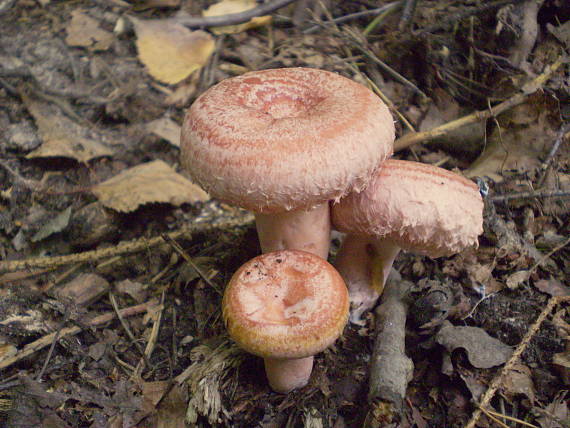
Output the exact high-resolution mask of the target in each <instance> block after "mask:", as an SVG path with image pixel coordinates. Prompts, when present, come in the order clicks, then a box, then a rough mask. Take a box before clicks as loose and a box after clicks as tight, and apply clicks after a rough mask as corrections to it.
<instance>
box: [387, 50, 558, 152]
mask: <svg viewBox="0 0 570 428" xmlns="http://www.w3.org/2000/svg"><path fill="white" fill-rule="evenodd" d="M565 61H566V60H565V59H564V58H562V57H560V58H558V59H557V60H556V62H554V64H552V65H551V66H549V67H546V69H545V70H544V72H543V73H542V74H541V75H540V76H538V77H536V78H535V79H534V80H532V81H531V82H530V83H529V84H527V85H525V86H524V87H523V90H522V91H521V92H520V93H518V94H516V95H514V96H512V97H511V98H509V99H508V100H506V101H503V102H502V103H500V104H497V105H496V106H494V107H491V108H490V109H488V110H483V111H476V112H475V113H471V114H470V115H467V116H463V117H461V118H459V119H456V120H454V121H451V122H448V123H445V124H443V125H441V126H438V127H436V128H433V129H430V130H429V131H423V132H413V133H409V134H406V135H404V136H403V137H400V138H398V139H397V140H396V141H395V142H394V151H395V152H397V151H400V150H403V149H405V148H408V147H410V146H413V145H414V144H418V143H426V142H429V141H432V140H435V139H436V138H440V137H442V136H444V135H446V134H448V133H449V132H451V131H453V130H455V129H459V128H461V127H463V126H466V125H471V124H473V123H477V122H481V121H484V120H487V119H490V118H491V117H495V116H497V115H499V114H501V113H503V112H504V111H507V110H508V109H510V108H513V107H515V106H517V105H519V104H522V103H523V102H524V101H525V100H526V99H527V97H528V96H529V95H531V94H533V93H534V92H536V91H538V90H539V89H540V88H541V87H542V85H544V83H546V81H547V80H548V79H550V76H552V74H554V72H555V71H556V70H557V69H558V68H559V67H560V66H561V65H562V64H563V63H564V62H565Z"/></svg>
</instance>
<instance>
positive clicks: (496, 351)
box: [435, 321, 513, 369]
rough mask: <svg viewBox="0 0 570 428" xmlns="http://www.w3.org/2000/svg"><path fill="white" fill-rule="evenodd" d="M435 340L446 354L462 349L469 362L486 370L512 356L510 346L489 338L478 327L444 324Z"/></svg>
mask: <svg viewBox="0 0 570 428" xmlns="http://www.w3.org/2000/svg"><path fill="white" fill-rule="evenodd" d="M435 340H436V341H437V343H439V344H440V345H442V346H443V347H445V349H447V351H448V352H453V351H454V350H455V349H457V348H463V349H465V351H466V352H467V358H468V359H469V362H470V363H471V364H472V365H473V366H475V367H477V368H479V369H488V368H491V367H494V366H498V365H499V364H503V363H504V362H505V361H507V359H508V358H509V357H510V356H511V354H512V352H513V351H512V349H511V347H510V346H508V345H505V344H504V343H503V342H501V341H500V340H498V339H495V338H494V337H491V336H489V335H488V334H487V333H486V332H485V330H483V329H481V328H478V327H465V326H454V325H452V324H451V323H450V322H447V321H446V322H445V323H444V324H443V326H442V328H441V330H439V332H438V333H437V335H436V337H435Z"/></svg>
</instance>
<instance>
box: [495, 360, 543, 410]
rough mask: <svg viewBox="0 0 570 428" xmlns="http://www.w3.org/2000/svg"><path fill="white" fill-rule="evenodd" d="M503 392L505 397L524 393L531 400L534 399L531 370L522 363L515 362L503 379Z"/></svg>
mask: <svg viewBox="0 0 570 428" xmlns="http://www.w3.org/2000/svg"><path fill="white" fill-rule="evenodd" d="M502 386H503V393H504V394H505V395H506V396H507V397H514V396H515V395H518V394H522V395H525V396H526V397H527V398H528V399H529V400H530V401H531V402H534V401H535V395H536V394H535V389H534V384H533V382H532V372H531V371H530V369H529V368H528V367H527V366H525V365H523V364H515V365H513V367H512V368H511V371H510V372H509V375H508V376H505V379H504V381H503V385H502Z"/></svg>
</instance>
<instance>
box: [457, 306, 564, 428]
mask: <svg viewBox="0 0 570 428" xmlns="http://www.w3.org/2000/svg"><path fill="white" fill-rule="evenodd" d="M566 301H570V296H556V297H552V298H551V299H550V300H549V301H548V304H547V305H546V306H545V308H544V309H543V310H542V312H541V313H540V315H539V316H538V318H537V319H536V321H535V322H534V323H533V324H532V325H531V326H530V328H529V329H528V331H527V332H526V334H525V335H524V337H523V339H522V340H521V343H519V345H518V346H517V349H515V351H514V352H513V355H511V358H509V360H508V361H507V363H506V364H505V365H504V367H503V369H502V370H501V371H500V372H499V374H498V375H497V376H495V378H494V379H493V381H492V382H491V384H490V385H489V388H488V389H487V391H486V392H485V394H484V395H483V397H482V399H481V402H480V403H479V408H478V409H476V410H475V412H473V415H472V416H471V419H470V420H469V422H468V423H467V425H465V428H475V425H476V424H477V421H478V420H479V418H480V417H481V414H482V413H483V411H482V408H485V407H487V406H488V405H489V402H490V401H491V399H492V398H493V396H494V395H495V392H497V389H499V387H500V386H501V384H502V382H503V380H504V379H505V377H506V375H507V374H508V373H509V372H510V371H511V370H512V368H513V366H514V365H515V364H516V363H517V362H518V361H519V359H520V357H521V355H522V354H523V352H524V351H525V350H526V348H527V346H528V344H529V343H530V341H531V340H532V338H533V337H534V336H535V334H536V333H537V331H538V329H539V328H540V326H541V325H542V323H543V322H544V320H545V319H546V317H547V316H548V315H550V313H551V312H552V310H553V309H554V308H555V307H556V306H557V305H558V304H560V303H562V302H566Z"/></svg>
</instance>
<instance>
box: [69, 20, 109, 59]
mask: <svg viewBox="0 0 570 428" xmlns="http://www.w3.org/2000/svg"><path fill="white" fill-rule="evenodd" d="M113 37H114V36H113V33H111V32H110V31H105V30H103V29H102V28H101V27H99V23H98V22H97V21H96V20H95V19H93V18H91V17H90V16H88V15H87V14H86V13H85V12H84V11H82V10H74V11H73V12H71V21H70V22H69V25H68V26H67V37H66V38H65V42H66V43H67V44H68V45H69V46H80V47H83V48H93V50H96V51H104V50H107V49H109V47H110V46H111V43H113Z"/></svg>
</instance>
